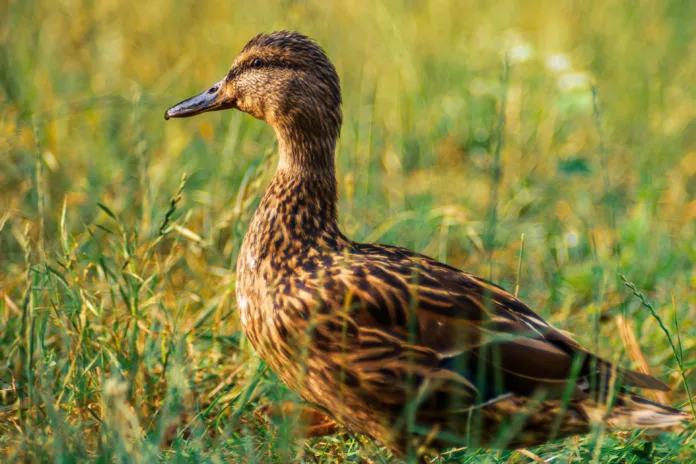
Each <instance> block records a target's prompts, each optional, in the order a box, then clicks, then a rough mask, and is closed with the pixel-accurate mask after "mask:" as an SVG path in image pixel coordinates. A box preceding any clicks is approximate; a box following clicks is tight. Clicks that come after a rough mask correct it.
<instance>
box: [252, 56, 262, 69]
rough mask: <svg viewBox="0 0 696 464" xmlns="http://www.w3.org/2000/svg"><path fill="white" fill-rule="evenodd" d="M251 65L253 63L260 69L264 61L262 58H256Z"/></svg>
mask: <svg viewBox="0 0 696 464" xmlns="http://www.w3.org/2000/svg"><path fill="white" fill-rule="evenodd" d="M251 65H252V66H253V67H254V68H256V69H258V68H260V67H261V66H263V61H261V58H256V59H255V60H254V61H252V62H251Z"/></svg>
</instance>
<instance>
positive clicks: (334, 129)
mask: <svg viewBox="0 0 696 464" xmlns="http://www.w3.org/2000/svg"><path fill="white" fill-rule="evenodd" d="M230 108H234V109H238V110H240V111H243V112H245V113H248V114H250V115H252V116H254V117H255V118H258V119H261V120H263V121H266V122H267V123H268V124H270V125H271V126H272V127H273V128H274V129H275V131H276V134H277V136H278V140H279V144H280V151H281V153H283V152H294V153H300V152H308V151H311V150H313V149H314V148H313V146H314V145H316V144H321V145H328V146H327V147H326V148H330V149H331V151H332V152H333V147H334V146H335V143H336V139H337V138H338V135H339V132H340V127H341V121H342V115H341V89H340V83H339V79H338V74H337V73H336V69H335V68H334V66H333V64H331V61H329V59H328V57H327V56H326V54H325V53H324V51H323V50H322V49H321V47H319V45H317V44H316V43H315V42H314V41H313V40H311V39H310V38H308V37H307V36H304V35H302V34H300V33H297V32H287V31H282V32H273V33H270V34H260V35H257V36H256V37H254V38H253V39H251V40H250V41H249V43H247V44H246V46H245V47H244V48H243V49H242V51H241V52H240V53H239V55H237V57H236V58H235V60H234V63H233V64H232V67H231V68H230V70H229V72H228V73H227V75H226V76H225V77H223V78H222V80H220V81H219V82H218V83H216V84H215V85H213V86H212V87H210V88H209V89H208V90H206V91H204V92H203V93H201V94H199V95H196V96H194V97H191V98H189V99H188V100H184V101H182V102H181V103H179V104H178V105H175V106H173V107H171V108H169V109H168V110H167V112H166V113H165V114H164V118H165V119H169V118H186V117H189V116H195V115H197V114H200V113H204V112H207V111H220V110H225V109H230ZM282 158H283V157H282V156H281V162H282V161H283V159H282ZM314 161H315V162H316V161H317V160H314Z"/></svg>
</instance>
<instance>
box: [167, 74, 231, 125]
mask: <svg viewBox="0 0 696 464" xmlns="http://www.w3.org/2000/svg"><path fill="white" fill-rule="evenodd" d="M228 108H234V100H233V99H231V98H230V97H229V96H228V95H227V92H226V91H225V82H224V80H222V81H220V82H218V83H217V84H215V85H214V86H212V87H211V88H210V89H208V90H206V91H205V92H203V93H200V94H198V95H196V96H195V97H191V98H189V99H188V100H184V101H182V102H181V103H179V104H177V105H174V106H172V107H171V108H169V109H168V110H167V111H166V112H165V113H164V119H169V118H188V117H190V116H195V115H197V114H201V113H205V112H208V111H220V110H226V109H228Z"/></svg>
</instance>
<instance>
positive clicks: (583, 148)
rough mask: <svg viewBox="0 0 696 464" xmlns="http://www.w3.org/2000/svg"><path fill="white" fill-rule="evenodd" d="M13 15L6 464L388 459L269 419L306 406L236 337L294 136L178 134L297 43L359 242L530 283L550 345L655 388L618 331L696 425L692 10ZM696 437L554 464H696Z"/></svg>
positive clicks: (270, 5)
mask: <svg viewBox="0 0 696 464" xmlns="http://www.w3.org/2000/svg"><path fill="white" fill-rule="evenodd" d="M0 12H2V16H1V18H2V19H0V107H1V109H2V110H1V111H0V456H3V458H2V459H3V461H5V460H10V461H25V460H35V461H43V460H53V459H55V460H61V461H66V462H71V461H75V460H82V459H98V460H100V461H103V462H106V461H124V462H125V461H128V462H133V461H145V460H152V459H162V460H167V459H176V460H187V461H201V460H206V461H220V460H231V461H239V460H241V461H249V462H254V461H257V462H258V461H263V462H265V461H275V462H287V461H288V460H290V459H297V460H299V461H302V460H306V461H310V462H311V461H317V462H342V461H344V460H349V461H354V462H359V461H360V460H361V459H363V458H366V457H369V458H370V459H373V460H374V461H376V462H382V461H384V460H386V459H387V458H388V454H387V453H386V452H384V451H378V449H379V448H378V445H377V444H374V443H372V442H371V441H369V440H366V439H359V440H358V439H355V438H354V437H348V436H347V435H343V434H338V435H335V436H331V437H326V438H316V439H312V440H309V441H303V440H302V439H301V438H298V435H296V434H293V433H292V429H293V428H294V427H293V426H291V425H288V424H286V423H283V422H282V421H281V423H280V424H277V425H273V424H267V423H266V422H265V421H264V420H262V419H261V418H260V417H259V416H258V415H257V414H254V411H255V410H256V408H257V407H258V406H259V405H262V404H269V403H274V402H279V401H281V400H285V399H290V400H292V399H294V397H293V396H292V395H291V394H290V393H288V392H287V391H286V390H285V389H284V388H283V387H282V385H279V383H278V380H277V378H276V377H275V375H274V374H272V373H271V372H270V371H269V370H268V369H265V366H263V364H260V361H259V359H258V358H257V357H256V356H255V355H254V354H253V350H252V349H251V347H250V345H249V344H248V342H247V341H246V340H245V339H244V337H243V336H242V335H241V334H240V332H239V325H238V322H237V313H236V307H235V300H234V283H235V273H234V269H235V263H236V257H237V252H238V250H239V246H240V244H241V239H242V237H243V235H244V233H245V231H246V225H247V223H248V221H249V219H250V217H251V214H252V213H253V210H254V208H255V205H256V204H257V202H258V200H259V198H260V195H261V193H262V191H263V187H264V185H265V183H266V182H267V181H268V179H269V176H270V173H271V172H272V170H273V168H274V165H275V162H276V159H275V157H274V155H273V149H274V137H273V132H272V130H270V129H269V128H268V127H267V126H265V125H264V124H263V123H262V122H260V121H256V120H253V119H252V118H251V117H249V116H246V115H241V114H238V113H232V112H225V113H217V114H208V115H205V116H201V117H199V118H195V119H191V120H183V121H169V122H167V123H165V121H164V120H163V118H162V115H163V112H164V110H165V109H166V108H167V107H168V106H170V105H171V104H173V103H176V102H178V101H179V100H181V99H183V98H185V97H188V96H190V95H192V94H193V93H196V92H199V91H201V90H203V89H205V88H207V87H209V86H210V85H211V84H212V83H214V82H216V81H217V80H218V79H219V78H220V77H221V76H222V75H223V74H224V73H225V72H226V71H227V68H228V66H229V65H230V63H231V62H232V59H233V57H234V54H235V53H236V52H237V51H238V50H239V49H240V48H241V47H242V46H243V44H244V43H245V42H246V41H247V40H248V39H249V38H250V37H252V36H253V35H255V34H257V33H258V32H262V31H270V30H277V29H283V28H288V29H296V30H300V31H302V32H305V33H306V34H309V35H310V36H312V37H314V38H316V39H317V40H318V41H319V43H320V44H321V45H322V46H324V48H325V49H326V50H327V53H328V54H329V56H330V57H331V59H332V60H333V61H334V63H335V64H336V66H337V68H338V70H339V73H340V75H341V79H342V83H343V90H344V101H345V104H344V119H345V123H344V127H343V131H342V135H341V140H340V146H339V149H338V170H339V171H338V177H339V182H340V189H341V201H340V210H341V214H342V225H343V228H344V230H345V232H346V234H347V235H349V236H350V237H352V238H355V239H358V240H379V241H380V242H383V243H395V244H399V245H402V246H407V247H409V248H412V249H415V250H417V251H420V252H423V253H426V254H429V255H431V256H434V257H438V258H440V259H443V260H446V261H447V262H448V263H449V264H452V265H455V266H458V267H461V268H464V269H466V270H468V271H470V272H474V273H476V274H478V275H482V276H484V277H490V278H492V279H493V280H495V281H497V282H499V283H501V284H502V285H504V286H505V287H506V288H507V289H509V290H512V291H514V290H515V287H516V284H517V283H518V282H519V295H520V297H521V298H522V299H523V300H525V301H527V302H528V303H529V304H530V306H532V307H533V308H535V309H536V310H537V311H538V312H539V313H540V314H541V315H542V316H544V317H545V318H547V319H548V320H549V321H550V322H552V323H554V324H555V325H556V326H558V327H559V328H561V329H565V330H570V331H572V332H574V333H576V334H577V336H578V339H579V340H580V341H581V342H582V343H583V344H585V345H586V346H588V347H593V348H594V347H595V346H596V347H597V349H598V351H599V352H600V353H601V354H602V355H603V356H604V357H606V358H608V359H611V360H614V361H619V362H621V363H623V364H624V365H627V366H633V367H636V364H632V363H636V362H637V360H636V359H634V358H633V356H632V353H631V350H627V349H626V348H625V347H624V345H623V342H622V339H621V337H620V336H619V331H618V330H617V322H616V316H618V315H623V316H625V317H626V318H627V319H628V320H629V321H630V326H631V327H632V330H633V331H634V332H635V335H636V337H637V339H638V342H639V344H640V346H641V347H642V350H643V354H644V355H645V357H646V358H647V360H648V362H649V364H650V365H651V366H652V373H653V374H655V375H657V376H658V377H659V378H660V379H661V380H663V381H665V382H666V383H667V384H669V385H670V386H672V387H673V388H674V391H673V396H672V398H671V401H672V403H673V404H674V405H679V406H681V405H686V404H688V403H689V401H688V398H687V395H686V392H685V389H684V381H683V379H682V373H681V372H680V369H679V366H678V364H680V365H681V366H682V367H683V376H684V379H685V381H686V384H689V382H691V384H690V385H691V386H693V382H694V379H695V376H694V373H693V371H694V369H695V368H696V326H695V325H694V322H693V321H694V320H696V274H695V273H694V267H695V266H694V263H695V262H696V41H695V40H694V39H695V33H694V32H693V25H692V23H693V18H694V17H696V3H693V2H682V1H671V2H664V1H657V0H651V1H642V2H630V3H627V2H622V1H618V0H609V1H604V2H601V3H597V2H556V3H554V4H552V3H550V2H541V1H530V2H512V1H503V2H474V1H461V2H454V1H448V0H433V1H430V2H397V1H383V2H371V1H363V0H359V1H356V2H323V1H318V0H317V1H314V0H310V1H307V2H297V3H292V2H282V1H269V2H239V3H236V2H219V1H218V2H213V1H207V0H204V1H195V2H194V1H174V0H155V1H152V2H135V1H119V2H117V1H103V2H88V1H82V0H71V1H67V0H66V1H60V2H48V1H45V0H36V1H32V0H13V1H8V2H5V3H3V4H1V5H0ZM506 63H507V66H509V69H508V70H507V71H506ZM506 73H507V75H506ZM593 90H594V92H593ZM502 102H505V105H503V104H502ZM503 109H504V110H503ZM496 166H499V170H496ZM184 175H185V176H186V177H185V181H182V179H183V178H184ZM182 186H183V188H182V189H181V190H180V187H182ZM522 234H524V253H523V255H522V260H520V249H521V245H522V242H521V237H522ZM620 274H623V275H625V276H626V279H627V280H629V281H630V282H632V283H633V284H635V287H636V289H637V290H638V291H639V292H640V293H641V295H644V297H645V298H646V299H647V300H646V301H649V302H650V304H651V306H652V308H653V310H654V312H655V314H657V315H659V316H660V318H661V319H662V321H663V323H664V327H665V328H666V330H667V331H669V332H670V334H671V337H672V339H673V340H678V349H679V350H680V358H679V359H677V358H675V355H674V353H673V352H672V348H671V346H670V343H669V341H668V339H667V337H666V336H665V333H664V332H663V331H662V328H661V327H660V324H658V322H657V320H656V318H654V317H653V315H652V314H651V312H650V311H648V310H647V309H646V308H645V307H643V306H641V301H639V300H637V299H635V298H633V295H632V291H631V290H630V289H627V288H626V287H625V286H624V285H623V282H622V281H621V279H620V277H619V276H620ZM518 279H519V280H518ZM673 301H674V304H673V303H672V302H673ZM676 322H678V329H679V331H678V332H677V326H676ZM675 343H676V342H675ZM692 391H693V388H692ZM172 424H174V425H176V424H181V427H180V428H179V430H178V432H177V431H176V430H175V427H173V426H172ZM184 427H187V430H184ZM690 433H693V430H692V429H690V430H687V431H686V432H685V433H683V434H664V435H661V436H659V437H657V438H654V439H652V438H646V437H645V436H643V435H640V434H639V433H637V432H636V433H634V432H630V433H614V434H610V435H607V436H602V437H600V436H599V435H596V434H595V435H591V436H588V437H580V438H573V439H569V440H565V441H563V442H560V443H554V444H550V445H548V446H546V447H542V448H539V449H536V450H533V452H534V453H535V454H536V455H537V456H539V457H541V458H544V459H550V458H554V460H559V461H563V462H567V461H576V462H582V461H586V460H590V459H595V460H597V461H600V462H642V461H649V460H651V459H652V460H657V461H660V460H667V461H669V460H671V461H688V460H693V459H694V458H695V457H696V449H695V448H694V443H695V441H694V440H690V436H691V435H690ZM299 435H300V436H301V433H300V434H299ZM163 443H164V444H165V445H169V444H170V443H171V446H163ZM452 457H459V458H461V460H463V461H464V462H481V461H486V460H488V461H489V462H501V461H505V460H507V459H512V460H522V461H524V460H528V459H530V458H529V457H528V456H526V457H525V456H522V455H520V454H517V453H509V452H497V451H493V452H489V451H472V450H464V451H459V452H456V453H451V454H448V455H447V456H445V457H443V458H442V459H443V461H444V459H449V458H452Z"/></svg>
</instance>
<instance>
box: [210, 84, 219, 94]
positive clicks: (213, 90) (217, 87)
mask: <svg viewBox="0 0 696 464" xmlns="http://www.w3.org/2000/svg"><path fill="white" fill-rule="evenodd" d="M219 88H220V87H219V86H217V85H214V86H212V87H211V88H210V89H209V90H208V93H215V92H217V91H218V89H219Z"/></svg>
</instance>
